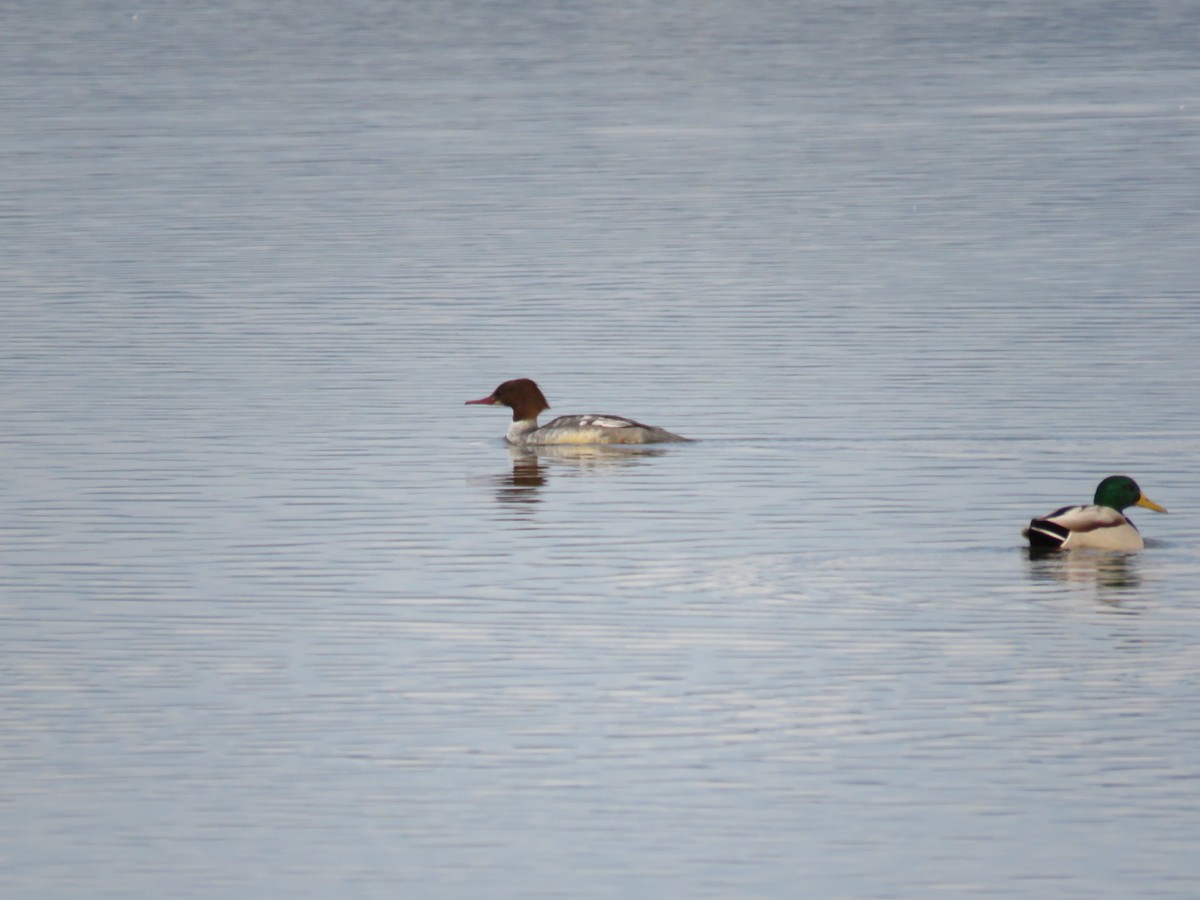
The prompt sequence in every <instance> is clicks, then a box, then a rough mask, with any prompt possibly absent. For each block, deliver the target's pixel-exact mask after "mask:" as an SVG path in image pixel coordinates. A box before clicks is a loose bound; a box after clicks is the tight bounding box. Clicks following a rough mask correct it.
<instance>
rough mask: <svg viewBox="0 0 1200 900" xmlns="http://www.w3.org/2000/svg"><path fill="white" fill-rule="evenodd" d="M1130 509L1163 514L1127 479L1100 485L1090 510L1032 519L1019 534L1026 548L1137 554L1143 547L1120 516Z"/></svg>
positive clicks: (1073, 509) (1075, 509)
mask: <svg viewBox="0 0 1200 900" xmlns="http://www.w3.org/2000/svg"><path fill="white" fill-rule="evenodd" d="M1130 506H1144V507H1146V508H1147V509H1152V510H1154V511H1155V512H1160V513H1165V512H1166V510H1165V509H1163V508H1162V507H1161V506H1159V505H1158V504H1157V503H1155V502H1154V501H1153V500H1151V499H1150V498H1149V497H1147V496H1146V495H1145V494H1143V493H1142V489H1141V488H1140V487H1138V486H1137V482H1136V481H1134V480H1133V479H1132V478H1130V477H1128V476H1127V475H1111V476H1109V477H1108V478H1105V479H1104V480H1103V481H1102V482H1100V485H1099V487H1097V488H1096V496H1095V499H1094V500H1093V501H1092V505H1091V506H1064V507H1063V508H1062V509H1056V510H1055V511H1054V512H1052V513H1049V514H1047V515H1045V516H1042V517H1041V518H1039V519H1033V520H1032V521H1031V522H1030V523H1029V527H1028V528H1026V529H1025V530H1024V531H1022V532H1021V534H1022V535H1024V536H1025V537H1026V538H1027V539H1028V540H1029V546H1031V547H1041V548H1046V549H1050V550H1078V549H1084V548H1086V549H1091V550H1141V549H1143V548H1144V547H1145V546H1146V542H1145V541H1143V540H1142V535H1141V533H1140V532H1139V531H1138V530H1137V526H1136V525H1134V524H1133V522H1132V521H1130V520H1129V519H1128V518H1126V517H1125V516H1124V515H1123V514H1122V510H1124V509H1126V508H1128V507H1130Z"/></svg>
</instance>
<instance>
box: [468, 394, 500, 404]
mask: <svg viewBox="0 0 1200 900" xmlns="http://www.w3.org/2000/svg"><path fill="white" fill-rule="evenodd" d="M499 402H500V401H499V400H497V399H496V398H495V397H491V396H489V397H483V398H482V399H480V400H468V401H467V402H466V403H464V404H463V406H481V405H482V406H495V405H496V404H497V403H499Z"/></svg>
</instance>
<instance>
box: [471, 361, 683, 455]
mask: <svg viewBox="0 0 1200 900" xmlns="http://www.w3.org/2000/svg"><path fill="white" fill-rule="evenodd" d="M477 404H482V405H485V406H496V405H497V404H499V405H500V406H507V407H509V408H510V409H511V410H512V411H513V414H512V424H511V425H509V426H508V433H507V434H506V435H505V436H504V437H505V440H507V441H508V442H509V443H510V444H516V445H518V446H527V445H537V444H662V443H668V442H676V441H687V440H690V439H689V438H685V437H680V436H679V435H677V434H672V433H671V432H669V431H667V430H665V429H663V428H655V427H654V426H653V425H643V424H642V423H641V422H635V421H633V420H632V419H626V418H624V417H623V416H597V415H592V416H559V417H558V418H557V419H554V420H553V421H551V422H548V423H546V424H545V425H543V426H542V427H541V428H539V427H538V423H537V418H538V414H539V413H541V412H543V411H544V410H547V409H549V408H550V404H549V403H547V402H546V397H545V395H544V394H543V393H542V391H541V388H539V387H538V386H537V384H535V383H534V382H533V381H531V380H530V379H528V378H517V379H514V380H513V381H506V382H504V384H502V385H500V386H499V387H498V388H496V389H495V390H494V391H492V393H491V394H489V395H488V396H487V397H483V398H482V399H479V400H468V401H467V402H466V405H467V406H473V405H477Z"/></svg>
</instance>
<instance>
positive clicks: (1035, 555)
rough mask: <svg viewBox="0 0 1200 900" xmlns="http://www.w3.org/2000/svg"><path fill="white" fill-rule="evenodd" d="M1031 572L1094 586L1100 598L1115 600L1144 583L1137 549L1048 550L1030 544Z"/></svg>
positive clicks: (1047, 578) (1044, 578)
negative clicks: (1123, 551) (1116, 551)
mask: <svg viewBox="0 0 1200 900" xmlns="http://www.w3.org/2000/svg"><path fill="white" fill-rule="evenodd" d="M1026 553H1027V554H1028V558H1029V574H1030V576H1031V577H1032V578H1034V579H1035V580H1037V581H1056V582H1064V583H1067V584H1072V585H1080V586H1088V585H1091V586H1094V587H1095V588H1097V590H1099V591H1101V592H1102V593H1101V595H1100V599H1103V600H1107V601H1115V600H1117V599H1119V595H1120V594H1122V593H1125V592H1127V591H1131V590H1133V589H1134V588H1137V587H1138V586H1139V585H1141V583H1142V579H1141V575H1140V574H1139V573H1138V555H1137V554H1136V553H1113V552H1106V551H1102V550H1096V551H1091V550H1074V551H1070V552H1067V551H1061V550H1045V549H1039V548H1036V547H1030V548H1028V549H1027V550H1026Z"/></svg>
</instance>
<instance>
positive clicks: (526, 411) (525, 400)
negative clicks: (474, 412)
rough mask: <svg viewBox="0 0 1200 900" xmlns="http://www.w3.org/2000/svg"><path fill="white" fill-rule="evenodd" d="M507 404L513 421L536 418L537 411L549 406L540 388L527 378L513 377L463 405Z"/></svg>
mask: <svg viewBox="0 0 1200 900" xmlns="http://www.w3.org/2000/svg"><path fill="white" fill-rule="evenodd" d="M497 404H499V405H500V406H507V407H509V408H510V409H511V410H512V411H513V421H514V422H524V421H528V420H530V419H537V417H538V413H540V412H542V410H546V409H549V408H550V404H549V403H547V402H546V397H545V395H544V394H543V393H542V389H541V388H539V387H538V386H537V384H536V383H535V382H534V381H533V380H532V379H529V378H514V379H513V380H512V381H506V382H504V384H502V385H500V387H498V388H496V389H495V390H494V391H492V393H491V394H490V395H488V396H487V397H483V398H481V399H479V400H468V401H467V402H466V403H465V404H464V405H465V406H476V405H483V406H496V405H497Z"/></svg>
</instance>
